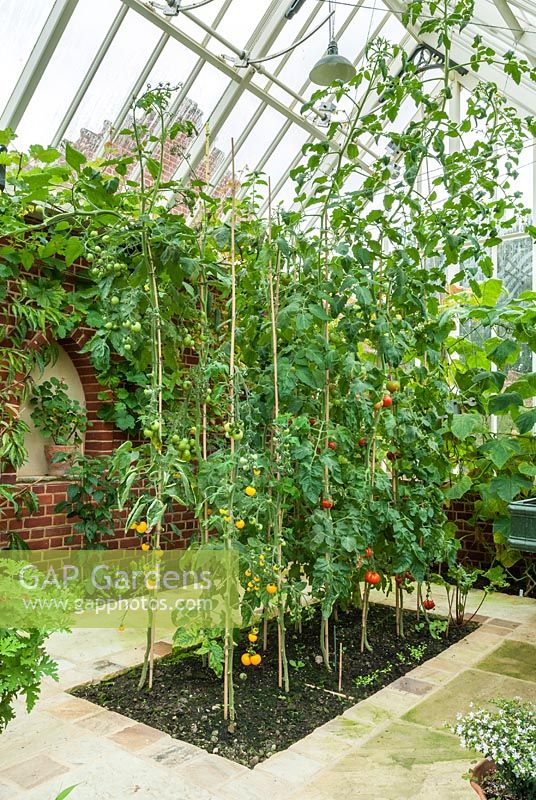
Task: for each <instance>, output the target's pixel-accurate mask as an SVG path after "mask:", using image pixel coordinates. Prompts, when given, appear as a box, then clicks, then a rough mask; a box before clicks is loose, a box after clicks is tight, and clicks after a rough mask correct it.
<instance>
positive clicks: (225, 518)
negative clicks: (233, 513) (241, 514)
mask: <svg viewBox="0 0 536 800" xmlns="http://www.w3.org/2000/svg"><path fill="white" fill-rule="evenodd" d="M223 521H224V522H230V521H231V517H229V516H227V517H224V518H223Z"/></svg>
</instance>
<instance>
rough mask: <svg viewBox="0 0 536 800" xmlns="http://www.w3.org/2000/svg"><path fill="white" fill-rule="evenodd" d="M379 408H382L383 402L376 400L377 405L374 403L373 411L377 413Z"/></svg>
mask: <svg viewBox="0 0 536 800" xmlns="http://www.w3.org/2000/svg"><path fill="white" fill-rule="evenodd" d="M380 408H383V401H382V400H378V402H377V403H374V411H379V410H380Z"/></svg>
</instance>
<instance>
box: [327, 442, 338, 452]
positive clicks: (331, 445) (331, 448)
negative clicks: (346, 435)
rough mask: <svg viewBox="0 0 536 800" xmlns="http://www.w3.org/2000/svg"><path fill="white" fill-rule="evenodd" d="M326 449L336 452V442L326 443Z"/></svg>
mask: <svg viewBox="0 0 536 800" xmlns="http://www.w3.org/2000/svg"><path fill="white" fill-rule="evenodd" d="M328 447H329V449H330V450H336V449H337V442H328Z"/></svg>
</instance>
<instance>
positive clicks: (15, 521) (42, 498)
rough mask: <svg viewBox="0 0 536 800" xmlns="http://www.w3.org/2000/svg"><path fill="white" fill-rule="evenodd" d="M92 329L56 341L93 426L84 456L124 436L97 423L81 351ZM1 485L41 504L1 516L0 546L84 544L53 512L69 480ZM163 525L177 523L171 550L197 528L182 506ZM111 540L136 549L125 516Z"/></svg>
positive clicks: (90, 374) (91, 375)
mask: <svg viewBox="0 0 536 800" xmlns="http://www.w3.org/2000/svg"><path fill="white" fill-rule="evenodd" d="M91 335H92V331H91V330H90V329H89V328H79V329H78V330H77V331H76V332H75V333H74V334H73V335H72V337H71V338H69V339H64V340H60V341H59V342H58V344H60V345H61V346H62V347H63V349H64V350H65V351H66V352H67V353H68V355H69V357H70V358H71V361H72V362H73V364H74V366H75V367H76V370H77V372H78V374H79V376H80V380H81V383H82V386H83V389H84V395H85V401H86V410H87V416H88V420H89V421H90V423H91V425H90V427H89V428H88V430H87V433H86V439H85V454H86V455H88V456H92V457H94V456H99V455H107V454H110V453H112V452H113V451H114V449H115V448H116V447H118V446H119V445H120V444H122V443H123V442H124V441H125V440H126V439H127V438H128V437H127V436H126V435H125V434H124V433H123V432H121V431H119V430H118V429H116V428H115V427H114V426H113V425H112V424H111V423H109V422H104V421H103V420H101V419H99V417H98V415H97V414H98V411H99V408H100V407H101V405H102V401H100V400H99V399H98V394H99V392H102V391H103V387H102V386H101V385H100V384H99V383H98V381H97V376H96V373H95V370H94V369H93V366H92V364H91V361H90V359H89V356H88V355H87V354H85V353H82V352H81V350H82V348H83V346H84V344H85V343H86V342H87V340H88V339H89V337H90V336H91ZM45 341H46V335H45V334H37V335H36V336H34V337H33V338H32V339H31V340H30V341H29V342H28V346H29V347H39V346H40V345H42V344H44V342H45ZM185 360H186V363H189V364H192V363H194V362H195V357H194V356H193V354H190V355H187V356H186V359H185ZM0 482H1V483H4V484H6V483H7V484H15V483H16V485H17V487H18V488H20V489H21V490H22V489H24V488H25V487H27V488H31V489H32V490H33V492H34V493H35V494H36V495H37V497H38V500H39V509H38V511H37V512H36V513H35V514H32V515H27V514H23V516H22V517H21V518H20V519H19V518H17V517H16V516H15V514H14V513H13V511H12V509H8V510H7V514H5V515H2V516H0V548H2V547H6V546H7V545H8V543H9V534H10V533H15V534H17V535H18V536H20V538H21V539H22V540H23V541H24V542H26V543H27V544H28V545H29V547H30V548H32V549H45V548H58V547H75V548H79V547H80V546H81V544H82V542H81V537H80V536H79V535H77V534H74V532H73V520H68V519H67V517H66V515H65V514H59V513H56V512H55V511H54V508H55V506H56V504H57V503H59V502H61V501H63V500H66V499H67V486H68V484H67V482H66V481H65V480H63V479H62V480H58V479H43V480H40V481H39V482H38V483H36V482H35V481H32V480H31V479H28V481H24V482H18V481H17V476H16V473H15V472H14V471H4V472H3V473H0ZM166 524H167V525H169V524H173V525H175V526H176V527H177V528H178V529H179V531H180V534H181V535H180V536H178V535H177V534H176V533H173V534H171V533H170V534H169V538H170V539H172V542H170V544H169V545H167V546H170V547H180V546H183V545H184V543H185V540H188V539H189V538H190V536H191V535H192V533H193V532H194V530H195V520H194V517H193V515H192V514H191V513H190V512H188V511H187V510H186V509H184V508H176V509H174V510H173V512H172V513H171V514H169V515H168V518H167V519H166ZM115 530H116V535H115V537H113V538H112V537H108V536H106V537H104V539H103V541H104V543H105V544H106V545H107V546H108V547H110V548H128V547H135V546H137V545H139V541H140V540H139V538H137V537H136V536H133V535H132V534H131V532H130V531H125V524H124V516H123V517H121V515H119V514H117V521H116V526H115Z"/></svg>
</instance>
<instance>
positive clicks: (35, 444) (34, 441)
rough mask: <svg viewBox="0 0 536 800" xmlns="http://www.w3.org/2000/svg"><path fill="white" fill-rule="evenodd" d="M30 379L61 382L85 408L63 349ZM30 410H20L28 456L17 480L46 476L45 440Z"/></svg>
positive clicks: (68, 359) (29, 407) (81, 392)
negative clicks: (25, 432) (37, 428)
mask: <svg viewBox="0 0 536 800" xmlns="http://www.w3.org/2000/svg"><path fill="white" fill-rule="evenodd" d="M32 377H33V378H34V379H35V381H36V382H37V383H43V381H46V380H49V379H50V378H58V379H59V380H63V381H64V382H65V384H66V386H67V393H68V395H69V397H72V398H73V400H78V402H79V403H80V404H81V405H82V406H84V407H85V405H86V398H85V395H84V388H83V386H82V382H81V380H80V376H79V375H78V372H77V370H76V367H75V365H74V364H73V362H72V360H71V358H70V357H69V355H68V354H67V352H66V351H65V350H64V349H63V347H59V346H58V357H57V359H56V361H55V362H54V363H53V364H49V365H48V366H47V367H46V368H45V370H44V372H43V373H42V374H38V375H37V374H36V375H33V376H32ZM31 410H32V409H31V406H30V405H29V404H27V405H25V406H24V407H22V408H21V410H20V417H21V419H22V420H24V422H26V424H27V425H28V427H29V428H30V430H29V432H28V433H27V434H26V437H25V440H24V444H25V447H26V450H27V452H28V456H27V459H26V461H25V462H24V464H23V465H22V467H20V468H19V469H18V470H17V478H28V477H40V476H45V475H47V474H48V468H47V463H46V460H45V454H44V451H43V447H44V445H45V440H44V438H43V436H42V435H41V433H40V432H39V431H38V430H36V428H35V425H34V424H33V421H32V418H31V416H30V415H31Z"/></svg>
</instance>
